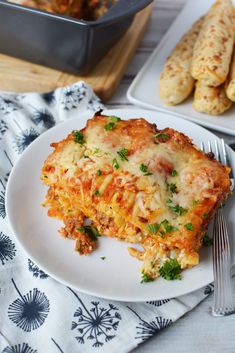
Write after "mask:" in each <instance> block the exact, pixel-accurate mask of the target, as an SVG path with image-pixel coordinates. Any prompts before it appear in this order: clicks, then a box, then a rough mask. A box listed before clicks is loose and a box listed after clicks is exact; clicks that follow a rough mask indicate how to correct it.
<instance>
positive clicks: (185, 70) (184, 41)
mask: <svg viewBox="0 0 235 353" xmlns="http://www.w3.org/2000/svg"><path fill="white" fill-rule="evenodd" d="M202 23H203V18H200V19H199V20H198V21H197V22H196V23H195V24H194V25H193V27H192V28H191V29H190V30H189V31H188V32H187V33H186V34H185V35H184V36H183V37H182V38H181V40H180V41H179V43H178V44H177V45H176V47H175V48H174V49H173V51H172V53H171V54H170V56H169V57H168V58H167V60H166V63H165V65H164V68H163V71H162V73H161V76H160V81H159V96H160V98H161V99H162V100H163V101H164V103H165V104H167V105H175V104H178V103H181V102H182V101H183V100H185V99H186V98H187V97H188V96H189V94H190V93H191V92H192V90H193V87H194V82H195V81H194V79H193V77H192V76H191V74H190V66H191V61H192V56H193V47H194V44H195V42H196V39H197V36H198V33H199V31H200V29H201V27H202Z"/></svg>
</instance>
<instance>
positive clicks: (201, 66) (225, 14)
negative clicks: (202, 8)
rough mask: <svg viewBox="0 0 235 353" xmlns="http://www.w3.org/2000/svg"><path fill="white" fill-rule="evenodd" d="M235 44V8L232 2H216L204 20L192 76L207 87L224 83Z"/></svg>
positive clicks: (221, 0) (196, 45)
mask: <svg viewBox="0 0 235 353" xmlns="http://www.w3.org/2000/svg"><path fill="white" fill-rule="evenodd" d="M233 44H234V8H233V5H232V2H231V1H230V0H217V1H216V2H215V4H214V5H213V6H212V7H211V8H210V10H209V12H208V13H207V15H206V16H205V20H204V22H203V26H202V29H201V31H200V34H199V36H198V38H197V40H196V43H195V47H194V51H193V60H192V67H191V74H192V76H193V77H194V78H195V79H196V80H199V81H202V82H203V83H204V85H208V86H215V87H217V86H219V85H221V84H222V83H224V82H225V80H226V78H227V75H228V72H229V65H230V61H231V56H232V51H233Z"/></svg>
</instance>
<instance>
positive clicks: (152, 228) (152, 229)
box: [147, 223, 161, 234]
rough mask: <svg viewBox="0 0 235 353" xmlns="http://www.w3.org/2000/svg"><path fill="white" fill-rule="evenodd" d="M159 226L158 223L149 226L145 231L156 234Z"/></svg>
mask: <svg viewBox="0 0 235 353" xmlns="http://www.w3.org/2000/svg"><path fill="white" fill-rule="evenodd" d="M160 226H161V224H158V223H154V224H149V225H148V226H147V230H148V231H149V232H150V233H152V234H156V233H157V231H158V230H159V228H160Z"/></svg>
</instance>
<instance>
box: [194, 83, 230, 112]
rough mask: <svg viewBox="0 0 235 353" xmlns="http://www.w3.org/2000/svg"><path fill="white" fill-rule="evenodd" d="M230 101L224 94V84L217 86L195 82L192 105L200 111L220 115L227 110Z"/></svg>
mask: <svg viewBox="0 0 235 353" xmlns="http://www.w3.org/2000/svg"><path fill="white" fill-rule="evenodd" d="M231 105H232V102H231V100H230V99H228V97H227V96H226V93H225V89H224V85H221V86H218V87H212V86H206V85H204V84H203V83H202V82H201V81H198V82H196V89H195V93H194V101H193V107H194V109H196V110H197V111H199V112H201V113H207V114H210V115H220V114H222V113H224V112H225V111H226V110H228V109H229V108H230V107H231Z"/></svg>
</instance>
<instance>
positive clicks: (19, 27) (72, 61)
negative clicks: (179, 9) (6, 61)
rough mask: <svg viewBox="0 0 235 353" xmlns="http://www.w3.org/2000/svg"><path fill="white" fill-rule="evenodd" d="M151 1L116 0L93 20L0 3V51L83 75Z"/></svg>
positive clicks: (0, 0) (4, 2)
mask: <svg viewBox="0 0 235 353" xmlns="http://www.w3.org/2000/svg"><path fill="white" fill-rule="evenodd" d="M151 2H152V0H119V1H117V3H115V4H114V5H113V6H111V8H110V9H109V10H108V11H107V12H106V13H105V14H104V15H103V16H102V17H100V18H98V19H97V20H94V21H85V20H78V19H75V18H72V17H67V16H63V15H58V14H54V13H49V12H45V11H41V10H37V9H34V8H30V7H25V6H21V5H17V4H13V3H10V2H7V1H3V0H0V52H1V53H3V54H7V55H12V56H16V57H19V58H22V59H25V60H28V61H31V62H34V63H37V64H41V65H45V66H49V67H53V68H55V69H59V70H63V71H66V72H69V73H79V74H85V73H87V72H88V71H89V70H90V69H91V68H92V67H94V66H95V64H96V63H98V61H99V60H100V59H101V57H102V56H103V55H104V54H105V53H106V52H107V51H108V50H109V49H110V47H111V46H112V45H113V44H114V43H115V42H117V40H118V39H119V38H120V37H121V36H122V35H123V33H124V32H125V31H126V30H127V29H128V27H129V26H130V24H131V22H132V20H133V18H134V15H135V14H136V13H137V12H138V11H140V10H141V9H142V8H144V7H145V6H147V5H148V4H150V3H151Z"/></svg>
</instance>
